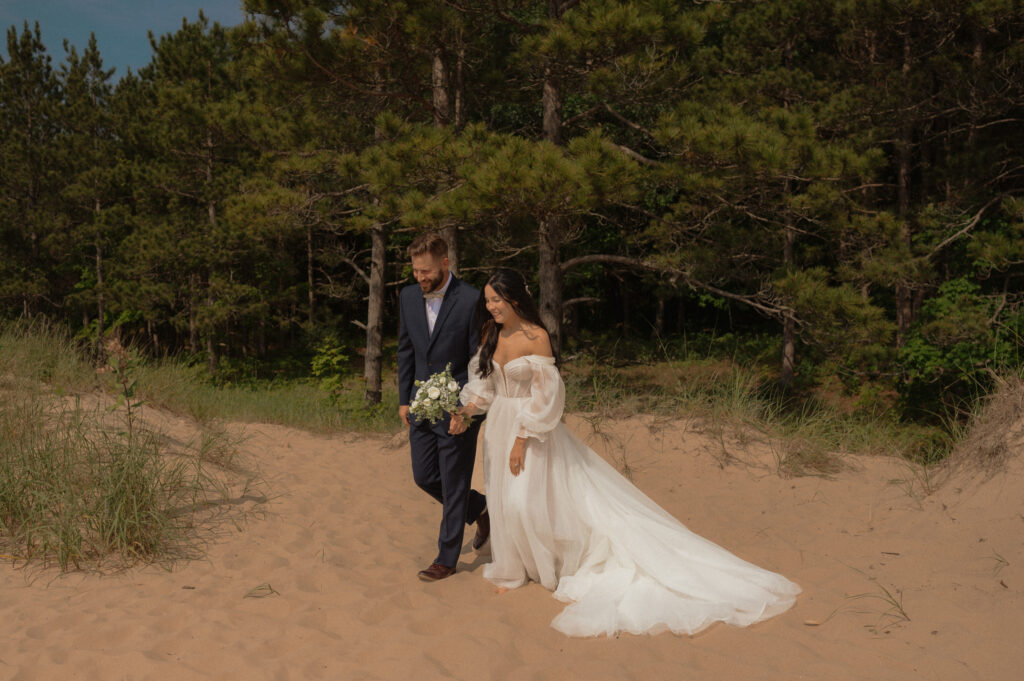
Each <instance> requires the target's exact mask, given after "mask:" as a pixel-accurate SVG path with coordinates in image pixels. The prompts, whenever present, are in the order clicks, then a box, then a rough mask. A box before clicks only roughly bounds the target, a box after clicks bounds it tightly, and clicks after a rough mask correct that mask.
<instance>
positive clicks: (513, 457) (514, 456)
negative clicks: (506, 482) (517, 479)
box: [508, 437, 526, 476]
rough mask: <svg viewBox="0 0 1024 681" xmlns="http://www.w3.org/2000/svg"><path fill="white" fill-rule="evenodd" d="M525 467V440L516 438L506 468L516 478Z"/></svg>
mask: <svg viewBox="0 0 1024 681" xmlns="http://www.w3.org/2000/svg"><path fill="white" fill-rule="evenodd" d="M525 465H526V438H522V437H517V438H516V442H515V444H514V445H512V452H511V453H510V454H509V455H508V468H509V470H510V471H512V475H515V476H518V475H519V474H520V473H522V472H523V468H524V466H525Z"/></svg>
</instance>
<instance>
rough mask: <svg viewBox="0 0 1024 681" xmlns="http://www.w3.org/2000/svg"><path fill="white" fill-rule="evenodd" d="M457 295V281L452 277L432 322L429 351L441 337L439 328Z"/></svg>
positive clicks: (424, 314)
mask: <svg viewBox="0 0 1024 681" xmlns="http://www.w3.org/2000/svg"><path fill="white" fill-rule="evenodd" d="M458 295H459V280H458V279H456V278H455V275H452V283H450V284H448V291H447V292H445V296H444V298H442V299H441V309H440V310H438V311H437V319H436V320H435V321H434V332H433V333H431V334H430V343H429V344H428V345H427V348H428V349H430V348H431V347H433V345H434V341H436V340H437V337H438V336H440V335H441V327H442V326H443V325H444V320H445V319H447V318H448V313H449V312H451V309H452V308H453V307H455V299H456V297H458ZM423 316H424V319H425V318H426V306H424V312H423ZM427 330H428V331H429V330H430V326H429V325H427Z"/></svg>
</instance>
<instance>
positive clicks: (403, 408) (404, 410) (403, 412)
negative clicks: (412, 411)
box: [398, 404, 412, 426]
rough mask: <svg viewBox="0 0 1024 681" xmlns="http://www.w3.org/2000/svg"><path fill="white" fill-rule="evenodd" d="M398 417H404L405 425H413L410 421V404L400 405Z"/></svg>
mask: <svg viewBox="0 0 1024 681" xmlns="http://www.w3.org/2000/svg"><path fill="white" fill-rule="evenodd" d="M398 418H400V419H402V423H404V424H405V425H407V426H411V425H412V424H411V423H409V405H408V404H403V405H399V407H398Z"/></svg>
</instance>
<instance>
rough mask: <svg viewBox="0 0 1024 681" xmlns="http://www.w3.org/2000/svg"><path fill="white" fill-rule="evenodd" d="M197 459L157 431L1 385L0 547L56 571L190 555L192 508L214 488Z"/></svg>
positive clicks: (39, 392)
mask: <svg viewBox="0 0 1024 681" xmlns="http://www.w3.org/2000/svg"><path fill="white" fill-rule="evenodd" d="M215 492H216V490H215V486H214V485H211V484H210V480H209V479H208V478H207V476H206V474H205V473H204V472H203V471H202V468H201V466H200V465H199V462H198V457H194V456H193V457H189V456H168V455H167V452H166V451H165V448H164V446H163V444H162V441H161V438H160V436H159V434H158V433H156V432H154V431H151V430H149V429H146V428H143V427H140V426H139V425H138V424H136V425H135V426H134V427H128V425H127V424H125V423H124V422H123V421H120V422H119V423H112V422H111V421H110V414H109V412H108V411H107V410H106V409H104V408H102V407H100V406H99V405H98V404H96V405H94V406H91V407H90V406H86V405H84V404H83V402H82V401H81V400H80V399H64V398H60V397H58V396H56V395H54V394H53V393H52V392H48V391H45V390H41V389H38V388H37V389H33V388H32V387H31V386H28V385H26V384H22V385H20V386H18V389H17V390H12V389H11V387H10V386H8V387H7V388H6V389H4V390H0V545H2V547H3V550H2V553H3V554H4V555H5V556H7V557H8V558H11V559H13V560H15V561H35V562H39V563H42V564H44V565H47V564H51V563H56V564H57V565H59V566H60V568H61V569H63V570H67V569H71V568H81V567H85V566H90V567H102V566H106V565H110V564H111V561H113V564H115V565H118V566H120V565H125V564H131V563H134V562H138V561H144V562H149V561H160V560H163V559H166V558H170V557H174V556H179V555H184V554H187V553H188V551H189V531H190V529H191V526H192V518H193V514H192V513H191V512H190V511H191V509H195V508H197V507H198V505H199V504H200V502H201V501H204V500H206V499H208V498H209V496H210V495H211V494H213V493H215Z"/></svg>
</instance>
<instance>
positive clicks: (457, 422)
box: [448, 409, 469, 435]
mask: <svg viewBox="0 0 1024 681" xmlns="http://www.w3.org/2000/svg"><path fill="white" fill-rule="evenodd" d="M451 414H452V418H451V420H450V421H449V423H448V433H449V434H451V435H461V434H462V433H465V432H466V431H467V430H468V429H469V424H468V423H466V420H465V419H464V418H463V415H464V414H463V410H462V409H456V410H455V411H453V412H452V413H451Z"/></svg>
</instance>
